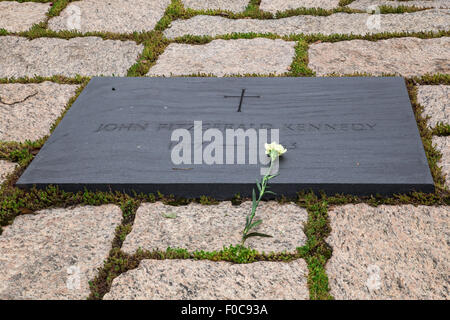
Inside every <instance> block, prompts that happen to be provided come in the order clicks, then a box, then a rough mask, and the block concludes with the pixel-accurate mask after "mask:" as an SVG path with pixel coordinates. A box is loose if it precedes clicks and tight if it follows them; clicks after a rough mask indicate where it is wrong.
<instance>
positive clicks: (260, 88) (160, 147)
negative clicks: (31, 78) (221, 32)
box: [17, 77, 434, 199]
mask: <svg viewBox="0 0 450 320" xmlns="http://www.w3.org/2000/svg"><path fill="white" fill-rule="evenodd" d="M176 129H186V130H181V132H182V133H183V132H184V133H186V132H187V133H189V134H191V138H192V139H195V138H199V137H200V138H201V139H202V140H203V141H201V142H200V145H199V144H198V143H197V144H196V145H194V143H193V142H192V143H191V144H189V146H192V148H189V150H187V149H183V150H182V151H183V152H178V153H176V152H175V151H174V150H175V149H174V148H177V147H178V151H180V150H179V147H180V144H179V142H180V141H181V138H179V137H178V136H177V135H176V139H171V138H173V137H172V134H174V130H176ZM208 129H217V130H218V131H217V130H212V131H207V130H208ZM227 129H229V130H231V129H233V130H237V129H243V130H244V131H243V132H247V133H249V135H248V136H247V140H244V141H240V142H239V141H238V140H236V141H235V140H233V141H232V140H231V136H230V139H227V135H226V133H227ZM249 129H251V130H249ZM261 129H268V130H269V133H268V134H269V136H270V129H279V138H280V141H279V142H280V143H281V144H283V145H284V146H286V148H287V149H288V152H287V153H286V154H285V155H284V156H283V157H282V159H281V161H280V175H279V176H278V177H277V178H275V179H273V180H272V181H271V186H272V190H273V191H275V192H276V193H278V194H280V195H285V196H295V194H296V192H298V191H300V190H302V189H313V190H316V191H319V190H324V191H325V192H327V193H329V194H333V193H351V194H358V195H367V194H377V193H379V194H392V193H404V192H409V191H412V190H416V191H424V192H432V191H433V190H434V184H433V179H432V177H431V174H430V170H429V167H428V163H427V159H426V157H425V152H424V149H423V145H422V142H421V139H420V136H419V132H418V129H417V124H416V122H415V119H414V114H413V111H412V108H411V104H410V101H409V98H408V93H407V90H406V87H405V84H404V81H403V79H402V78H356V77H354V78H94V79H92V80H91V82H90V83H89V84H88V85H87V87H86V88H85V89H84V91H83V92H82V94H81V95H80V96H79V98H78V99H77V101H76V102H75V103H74V104H73V106H72V107H71V109H70V110H69V111H68V112H67V114H66V116H65V117H64V119H63V120H62V121H61V123H60V124H59V125H58V127H57V128H56V130H55V131H54V133H53V134H52V135H51V137H50V138H49V140H48V141H47V142H46V143H45V145H44V147H43V148H42V150H41V151H40V152H39V154H38V155H37V156H36V158H35V159H34V160H33V162H32V163H31V164H30V166H29V167H28V168H27V170H26V171H25V172H24V174H23V175H22V176H21V177H20V179H19V181H18V183H17V185H18V186H21V187H31V186H33V185H36V186H37V187H39V188H43V187H46V186H47V185H49V184H52V185H57V186H59V187H60V188H62V189H64V190H67V191H78V190H83V189H84V188H87V189H89V190H121V191H125V192H130V191H131V190H135V191H137V192H156V191H160V192H162V193H164V194H174V195H176V196H182V197H199V196H201V195H207V196H212V197H215V198H217V199H224V198H231V197H232V196H234V195H235V194H236V193H240V194H241V195H242V196H248V195H249V194H250V192H251V190H252V188H254V186H255V180H256V179H257V178H259V177H260V168H261V166H263V165H262V164H261V163H260V162H259V160H258V161H257V163H255V161H254V160H255V159H253V158H252V157H251V155H249V153H250V151H255V150H256V151H257V148H258V145H259V144H261V143H262V140H264V139H262V138H261V136H259V134H260V132H262V131H263V130H261ZM245 130H248V131H245ZM252 130H253V131H252ZM251 131H252V132H253V133H254V132H256V137H257V139H258V142H257V144H256V146H255V144H254V143H253V144H251V142H254V138H255V135H252V134H250V133H252V132H251ZM205 132H209V133H211V132H215V134H218V133H219V134H220V133H223V141H220V139H218V138H217V136H214V138H211V137H209V138H208V137H207V135H205ZM231 132H232V131H231ZM179 139H180V140H179ZM216 139H218V140H216ZM252 139H253V140H252ZM172 140H174V141H172ZM183 141H184V140H183ZM186 141H188V140H186ZM210 141H211V142H210ZM212 142H215V143H217V144H220V145H221V146H224V147H223V148H221V149H219V148H216V149H214V152H211V148H209V149H208V145H210V144H211V143H212ZM269 142H270V141H269ZM233 143H234V144H237V147H236V149H234V144H233ZM217 144H216V146H217ZM230 145H231V146H232V148H233V150H231V149H230ZM239 148H242V149H239ZM255 148H256V149H255ZM242 151H244V152H245V157H244V161H243V159H241V160H239V159H238V155H239V152H242ZM256 151H255V152H256ZM174 152H175V154H177V155H178V157H177V158H176V159H175V161H174V157H173V153H174ZM207 152H210V153H209V154H210V155H213V156H214V159H215V162H214V161H213V162H211V159H209V160H208V159H207V157H206V156H205V154H207ZM241 155H242V153H241ZM183 159H184V162H182V160H183ZM258 159H259V156H258ZM221 162H222V163H223V164H218V163H221ZM211 163H212V164H211Z"/></svg>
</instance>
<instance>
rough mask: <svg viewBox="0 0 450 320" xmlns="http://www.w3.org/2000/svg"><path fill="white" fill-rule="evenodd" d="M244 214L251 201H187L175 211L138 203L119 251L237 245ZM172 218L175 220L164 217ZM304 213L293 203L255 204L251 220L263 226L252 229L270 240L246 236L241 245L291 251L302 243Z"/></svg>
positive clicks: (174, 209)
mask: <svg viewBox="0 0 450 320" xmlns="http://www.w3.org/2000/svg"><path fill="white" fill-rule="evenodd" d="M250 212H251V202H244V203H242V204H241V205H240V206H233V205H232V204H231V202H220V204H218V205H208V206H204V205H200V204H195V203H191V204H189V205H187V206H179V207H174V206H167V205H164V204H163V203H161V202H156V203H146V204H142V205H141V206H140V207H139V209H138V211H137V213H136V218H135V221H134V225H133V230H132V231H131V233H130V234H128V236H127V237H126V239H125V242H124V243H123V246H122V250H124V251H125V252H128V253H134V252H135V251H136V250H137V249H139V248H142V249H146V250H150V251H151V250H154V249H160V250H166V249H167V248H168V247H171V248H184V249H187V250H189V251H195V250H206V251H214V250H221V249H222V248H223V247H224V246H229V245H237V244H239V243H240V242H241V235H242V230H243V228H244V225H245V217H246V216H247V215H248V214H249V213H250ZM173 214H176V218H167V216H171V215H173ZM307 215H308V214H307V212H306V210H305V209H302V208H300V207H298V206H297V205H295V204H286V205H279V204H278V203H277V202H275V201H270V202H261V204H260V206H259V207H258V211H257V217H259V218H261V219H262V220H263V223H262V224H261V225H260V226H258V227H257V228H256V229H255V230H258V231H259V232H262V233H266V234H269V235H271V236H273V238H260V237H256V238H249V239H248V240H247V241H246V245H247V246H249V247H251V248H254V249H256V250H258V251H260V252H262V251H264V252H266V253H269V252H271V251H273V252H283V251H288V252H296V248H297V247H301V246H302V245H304V244H305V241H306V236H305V234H304V233H303V223H304V222H306V220H307ZM255 221H256V220H255Z"/></svg>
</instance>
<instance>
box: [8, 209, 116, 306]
mask: <svg viewBox="0 0 450 320" xmlns="http://www.w3.org/2000/svg"><path fill="white" fill-rule="evenodd" d="M121 216H122V213H121V210H120V208H119V207H117V206H115V205H104V206H100V207H90V206H87V207H75V208H73V209H48V210H42V211H39V212H37V214H36V215H23V216H19V217H17V218H16V219H15V220H14V223H13V224H12V225H11V226H7V227H5V228H4V231H3V234H2V235H1V236H0V299H85V298H86V297H87V296H88V295H89V292H90V290H89V284H88V281H89V280H92V279H93V278H94V277H95V275H96V271H97V269H98V268H99V267H101V266H102V264H103V261H104V260H105V259H106V257H107V256H108V252H109V250H110V249H111V243H112V240H113V238H114V231H115V228H116V227H117V225H118V224H119V223H120V221H121ZM77 268H79V269H78V271H79V272H78V273H77V272H76V271H77ZM77 275H79V278H78V277H77ZM77 278H78V279H79V281H78V279H77Z"/></svg>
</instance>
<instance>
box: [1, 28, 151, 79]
mask: <svg viewBox="0 0 450 320" xmlns="http://www.w3.org/2000/svg"><path fill="white" fill-rule="evenodd" d="M0 48H2V50H0V78H4V77H6V78H20V77H34V76H43V77H45V76H53V75H64V76H67V77H74V76H76V75H77V74H78V75H82V76H94V75H105V76H107V75H116V76H125V75H126V74H127V70H128V69H129V68H130V67H131V66H132V65H133V64H134V63H135V62H136V60H137V59H138V57H139V55H140V54H141V52H142V50H143V48H144V47H143V46H142V45H136V43H135V42H133V41H115V40H102V39H101V38H98V37H81V38H72V39H70V40H64V39H57V38H37V39H34V40H31V41H30V40H28V39H26V38H22V37H13V36H4V37H0Z"/></svg>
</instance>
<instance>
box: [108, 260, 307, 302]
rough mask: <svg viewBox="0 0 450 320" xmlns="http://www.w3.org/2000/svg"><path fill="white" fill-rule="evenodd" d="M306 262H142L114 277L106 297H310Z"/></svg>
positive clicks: (154, 298)
mask: <svg viewBox="0 0 450 320" xmlns="http://www.w3.org/2000/svg"><path fill="white" fill-rule="evenodd" d="M307 274H308V269H307V266H306V263H305V262H304V261H303V260H296V261H292V262H289V263H286V262H254V263H250V264H231V263H228V262H213V261H193V260H143V261H141V263H140V265H139V267H138V268H137V269H134V270H131V271H128V272H126V273H123V274H121V275H120V276H119V277H117V278H116V279H114V281H113V283H112V287H111V290H110V292H109V293H107V294H106V295H105V296H104V300H119V299H126V300H143V299H146V300H147V299H151V300H173V299H180V300H197V299H200V300H236V299H237V300H254V299H258V300H268V299H273V300H283V299H289V300H306V299H308V297H309V293H308V287H307V277H308V276H307Z"/></svg>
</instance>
